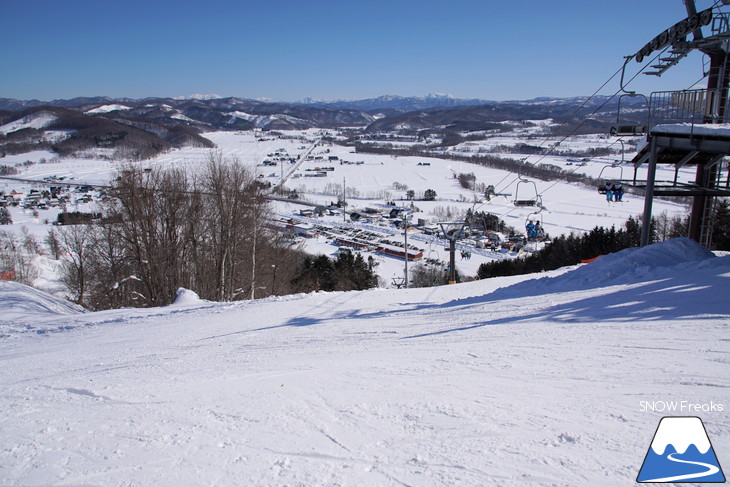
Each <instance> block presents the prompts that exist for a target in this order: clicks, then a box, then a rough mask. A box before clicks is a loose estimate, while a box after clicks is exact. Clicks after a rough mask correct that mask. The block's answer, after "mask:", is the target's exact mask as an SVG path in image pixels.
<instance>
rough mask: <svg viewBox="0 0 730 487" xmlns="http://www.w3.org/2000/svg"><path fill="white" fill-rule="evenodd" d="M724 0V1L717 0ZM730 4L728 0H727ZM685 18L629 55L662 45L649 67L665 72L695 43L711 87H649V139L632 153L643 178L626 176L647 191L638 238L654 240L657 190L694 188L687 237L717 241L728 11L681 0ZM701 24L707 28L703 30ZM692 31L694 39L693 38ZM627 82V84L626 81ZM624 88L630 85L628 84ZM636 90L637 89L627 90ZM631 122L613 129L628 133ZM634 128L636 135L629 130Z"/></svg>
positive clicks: (725, 186) (726, 150)
mask: <svg viewBox="0 0 730 487" xmlns="http://www.w3.org/2000/svg"><path fill="white" fill-rule="evenodd" d="M718 3H720V2H718ZM721 3H722V4H723V5H730V0H722V2H721ZM684 4H685V7H686V10H687V18H686V19H684V20H682V21H680V22H678V23H677V24H675V25H673V26H672V27H670V28H668V29H666V30H664V31H663V32H661V33H660V34H659V35H657V36H656V37H655V38H654V39H652V40H651V41H650V42H649V43H647V44H646V45H645V46H644V47H642V48H641V49H640V50H639V51H638V52H637V53H636V54H633V55H632V56H628V57H627V59H626V60H627V62H628V61H629V60H630V59H631V58H634V59H636V61H637V62H639V63H641V62H643V60H644V59H645V58H647V57H649V56H650V55H652V53H653V52H654V51H663V50H664V49H665V48H669V49H667V50H666V51H664V52H663V53H662V54H661V55H660V56H661V57H659V59H658V61H657V63H656V64H654V65H653V66H652V69H653V70H652V71H649V72H646V73H645V74H647V75H653V76H661V75H662V74H663V73H664V72H666V71H667V70H668V69H669V68H671V67H672V66H674V65H675V64H677V63H678V62H679V61H680V60H681V59H682V58H684V57H685V56H687V55H688V54H689V53H690V52H692V51H693V50H699V51H700V52H702V53H704V54H705V55H706V56H708V58H709V61H710V63H709V64H710V69H709V73H707V88H706V89H700V90H682V91H666V92H655V93H652V94H651V96H650V98H649V100H648V102H649V123H648V126H647V127H648V130H647V142H648V144H647V145H646V147H645V148H644V149H642V150H641V151H640V152H639V153H638V154H637V156H636V157H635V158H634V159H633V161H632V162H633V163H634V167H635V174H636V169H638V168H639V167H640V166H641V165H642V164H644V163H648V170H647V179H646V181H637V180H636V176H634V180H633V181H627V182H626V183H628V185H630V186H634V187H637V188H642V189H644V190H645V192H646V197H645V204H644V220H643V221H644V225H643V226H642V236H641V237H642V238H641V245H642V246H643V245H646V244H647V243H648V240H649V222H650V220H651V209H652V203H653V198H654V196H655V195H657V196H690V197H692V198H693V203H692V212H691V216H690V230H689V237H690V238H692V239H693V240H696V241H697V242H699V243H701V244H702V245H705V246H707V247H710V246H711V243H712V226H713V218H714V207H715V200H716V198H717V197H723V196H730V179H728V180H726V181H725V182H724V183H723V181H722V173H721V171H722V165H723V159H724V158H725V156H727V155H730V125H728V126H724V125H717V124H726V123H727V122H728V121H730V120H729V118H730V117H729V115H730V111H729V110H728V86H729V85H730V13H729V12H727V11H725V12H724V11H722V8H721V7H720V8H709V9H706V10H703V11H701V12H697V9H696V7H695V2H694V0H684ZM703 27H706V29H707V30H708V32H707V33H704V32H703V30H702V29H703ZM690 35H691V36H692V38H691V40H690V39H689V38H688V37H689V36H690ZM622 89H623V86H622ZM624 91H626V90H624ZM626 94H628V95H629V96H634V95H635V93H633V92H626ZM626 129H627V127H619V128H618V129H612V133H613V132H616V133H617V135H622V134H621V132H622V131H625V132H627V133H625V134H624V135H630V134H628V131H627V130H626ZM631 135H635V133H634V134H631ZM657 164H667V165H673V166H674V168H675V177H674V181H657V180H656V168H657ZM687 165H696V166H697V169H696V175H695V181H694V182H693V183H680V182H678V172H679V170H680V169H681V168H682V167H684V166H687Z"/></svg>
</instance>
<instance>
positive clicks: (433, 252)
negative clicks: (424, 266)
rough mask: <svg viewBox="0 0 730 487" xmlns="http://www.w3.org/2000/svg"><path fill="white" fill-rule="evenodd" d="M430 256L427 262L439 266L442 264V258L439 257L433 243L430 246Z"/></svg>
mask: <svg viewBox="0 0 730 487" xmlns="http://www.w3.org/2000/svg"><path fill="white" fill-rule="evenodd" d="M428 248H429V251H428V254H427V256H426V262H427V263H429V264H437V263H440V262H441V256H439V251H438V250H436V249H434V248H433V243H429V244H428Z"/></svg>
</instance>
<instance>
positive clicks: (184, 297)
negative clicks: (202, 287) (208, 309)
mask: <svg viewBox="0 0 730 487" xmlns="http://www.w3.org/2000/svg"><path fill="white" fill-rule="evenodd" d="M175 294H176V296H177V297H176V298H175V301H174V302H173V303H172V304H171V305H170V306H196V305H198V304H203V303H205V300H203V299H200V296H198V295H197V293H195V291H191V290H190V289H185V288H183V287H181V288H180V289H178V290H177V291H176V292H175Z"/></svg>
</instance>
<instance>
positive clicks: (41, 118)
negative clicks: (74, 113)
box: [0, 112, 57, 135]
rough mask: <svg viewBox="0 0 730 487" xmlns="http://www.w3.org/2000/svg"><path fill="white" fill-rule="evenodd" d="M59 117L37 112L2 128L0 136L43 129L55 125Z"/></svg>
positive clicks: (0, 128)
mask: <svg viewBox="0 0 730 487" xmlns="http://www.w3.org/2000/svg"><path fill="white" fill-rule="evenodd" d="M56 119H57V117H56V116H55V115H53V114H51V113H48V112H37V113H34V114H32V115H28V116H27V117H23V118H21V119H18V120H14V121H12V122H10V123H6V124H5V125H3V126H0V134H5V135H7V134H10V133H13V132H17V131H18V130H23V129H28V128H32V129H42V128H45V127H48V126H49V125H50V124H51V123H53V122H54V121H55V120H56Z"/></svg>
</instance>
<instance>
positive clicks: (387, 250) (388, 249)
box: [377, 244, 423, 260]
mask: <svg viewBox="0 0 730 487" xmlns="http://www.w3.org/2000/svg"><path fill="white" fill-rule="evenodd" d="M377 251H378V252H380V253H381V254H385V255H389V256H391V257H397V258H399V259H404V260H405V259H406V258H407V259H408V260H421V259H422V258H423V252H422V251H420V250H418V249H408V250H406V249H404V248H403V247H395V246H393V245H384V244H378V249H377ZM406 256H407V257H406Z"/></svg>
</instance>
